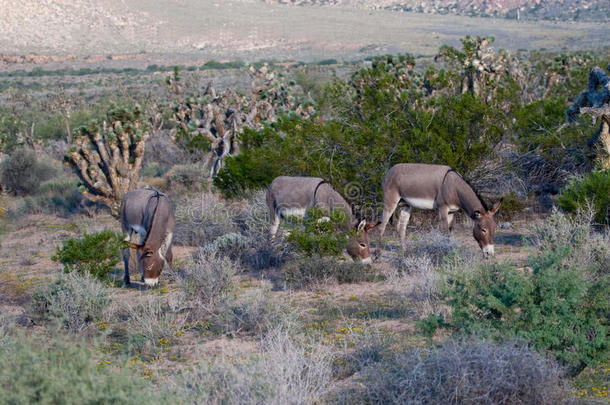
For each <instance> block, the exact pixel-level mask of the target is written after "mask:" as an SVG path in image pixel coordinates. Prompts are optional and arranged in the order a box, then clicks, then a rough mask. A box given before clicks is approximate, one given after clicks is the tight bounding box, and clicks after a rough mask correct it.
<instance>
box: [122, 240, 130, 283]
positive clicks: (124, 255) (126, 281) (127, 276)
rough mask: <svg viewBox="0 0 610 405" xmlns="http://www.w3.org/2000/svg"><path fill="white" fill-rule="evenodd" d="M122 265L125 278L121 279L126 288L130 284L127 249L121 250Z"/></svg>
mask: <svg viewBox="0 0 610 405" xmlns="http://www.w3.org/2000/svg"><path fill="white" fill-rule="evenodd" d="M123 264H124V265H125V276H124V277H123V279H124V280H125V285H126V286H128V285H129V284H131V281H130V280H129V248H127V249H123Z"/></svg>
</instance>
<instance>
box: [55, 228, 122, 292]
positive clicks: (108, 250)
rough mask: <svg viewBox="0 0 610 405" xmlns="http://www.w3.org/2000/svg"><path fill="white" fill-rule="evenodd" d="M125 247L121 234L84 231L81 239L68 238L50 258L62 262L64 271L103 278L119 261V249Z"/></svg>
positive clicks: (107, 231)
mask: <svg viewBox="0 0 610 405" xmlns="http://www.w3.org/2000/svg"><path fill="white" fill-rule="evenodd" d="M126 247H127V242H125V241H124V236H123V235H122V234H120V233H116V232H112V231H110V230H107V229H105V230H103V231H101V232H97V233H92V234H86V233H85V234H84V235H83V238H82V239H75V238H70V239H68V240H67V241H66V242H65V243H64V245H63V246H62V247H61V248H60V247H58V248H57V250H56V252H55V255H54V256H53V257H52V259H53V260H54V261H57V262H60V263H62V264H63V265H64V271H65V272H66V273H69V272H72V271H76V272H79V273H85V274H91V275H92V276H94V277H97V278H98V279H100V280H103V279H105V278H106V276H107V275H108V273H109V272H111V271H112V270H114V268H115V266H116V265H117V264H118V263H119V262H120V261H121V259H122V254H121V251H122V249H124V248H126Z"/></svg>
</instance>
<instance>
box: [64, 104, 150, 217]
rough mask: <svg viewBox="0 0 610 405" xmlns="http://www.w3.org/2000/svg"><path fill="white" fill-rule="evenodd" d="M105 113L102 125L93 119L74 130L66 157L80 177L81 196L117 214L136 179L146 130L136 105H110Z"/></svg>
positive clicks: (145, 139) (134, 185)
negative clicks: (109, 108) (130, 106)
mask: <svg viewBox="0 0 610 405" xmlns="http://www.w3.org/2000/svg"><path fill="white" fill-rule="evenodd" d="M106 115H107V117H106V118H107V120H104V121H103V122H102V123H101V125H100V124H99V123H97V122H92V123H91V124H90V125H89V126H88V127H81V128H78V129H77V130H76V131H75V134H74V141H73V144H72V146H71V148H70V149H68V151H67V153H66V157H65V161H66V163H67V164H68V165H70V166H71V167H72V168H73V169H74V171H75V172H76V174H77V175H78V177H79V178H80V180H81V183H82V184H81V192H82V194H83V196H85V198H87V199H89V200H91V201H94V202H99V203H102V204H104V205H107V206H108V207H110V210H111V211H112V214H113V215H114V216H118V215H119V206H120V203H121V199H122V198H123V196H124V195H125V193H126V192H127V191H129V190H132V189H134V188H135V187H136V185H137V183H138V177H139V172H140V168H141V167H142V158H143V157H144V146H145V144H146V141H147V139H148V137H149V131H148V124H147V123H146V121H145V120H144V119H143V117H142V114H141V112H140V109H139V106H136V107H135V108H134V109H133V110H127V109H123V108H117V109H112V110H110V111H108V112H107V114H106Z"/></svg>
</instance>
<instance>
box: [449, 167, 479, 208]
mask: <svg viewBox="0 0 610 405" xmlns="http://www.w3.org/2000/svg"><path fill="white" fill-rule="evenodd" d="M449 172H455V174H457V175H458V176H460V178H461V179H462V180H464V183H466V184H467V185H468V187H470V188H471V189H472V191H473V192H474V195H476V196H477V198H478V199H479V201H480V202H481V205H482V206H483V208H485V211H489V208H488V206H487V203H486V202H485V200H484V199H483V197H481V194H479V190H477V189H476V187H474V186H473V185H472V184H470V182H469V181H468V180H466V178H464V176H462V175H461V174H460V173H459V172H458V171H457V170H455V169H454V168H453V167H452V168H451V169H449V170H447V173H445V177H446V176H447V175H448V174H449Z"/></svg>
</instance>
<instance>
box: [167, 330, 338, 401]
mask: <svg viewBox="0 0 610 405" xmlns="http://www.w3.org/2000/svg"><path fill="white" fill-rule="evenodd" d="M292 333H293V331H292V328H291V327H290V326H286V325H283V326H280V327H277V328H274V329H273V330H271V331H270V332H269V333H268V334H267V335H266V336H265V338H263V339H262V341H261V352H260V353H259V354H258V355H256V356H248V357H245V358H242V359H239V358H230V359H226V358H220V359H218V360H216V361H212V362H210V361H207V359H205V360H206V361H200V362H199V365H198V366H197V367H196V368H195V370H193V372H191V373H188V374H187V375H184V376H183V377H182V378H181V379H179V380H178V381H179V393H180V395H181V396H184V397H185V398H187V399H188V400H189V401H192V402H196V403H206V404H270V405H280V404H312V403H321V401H322V400H323V398H324V396H325V394H326V393H327V391H328V387H329V384H330V382H331V379H332V366H331V365H332V358H333V356H332V353H331V352H330V351H329V350H328V349H327V348H325V347H323V346H319V345H305V344H303V343H299V342H297V341H295V340H294V339H293V338H292V336H291V335H292Z"/></svg>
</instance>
